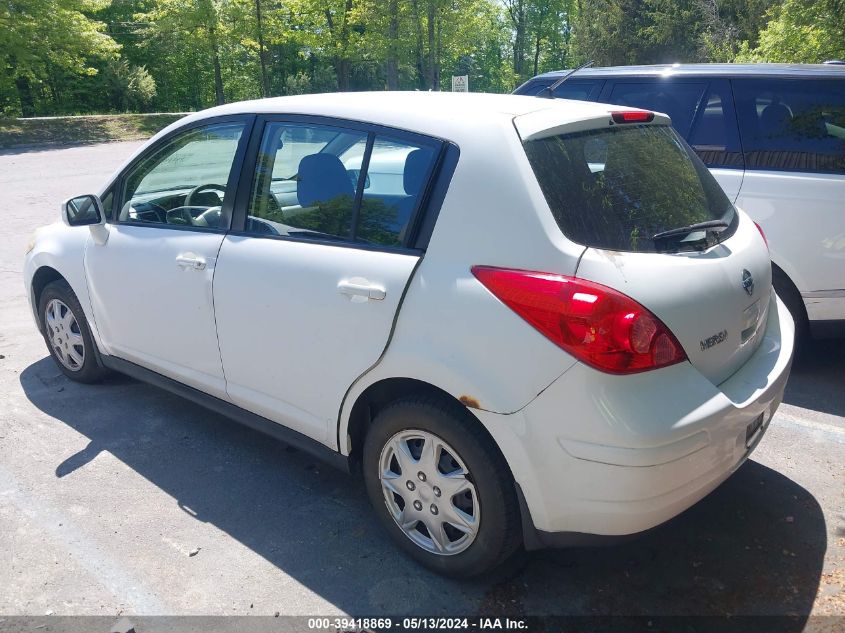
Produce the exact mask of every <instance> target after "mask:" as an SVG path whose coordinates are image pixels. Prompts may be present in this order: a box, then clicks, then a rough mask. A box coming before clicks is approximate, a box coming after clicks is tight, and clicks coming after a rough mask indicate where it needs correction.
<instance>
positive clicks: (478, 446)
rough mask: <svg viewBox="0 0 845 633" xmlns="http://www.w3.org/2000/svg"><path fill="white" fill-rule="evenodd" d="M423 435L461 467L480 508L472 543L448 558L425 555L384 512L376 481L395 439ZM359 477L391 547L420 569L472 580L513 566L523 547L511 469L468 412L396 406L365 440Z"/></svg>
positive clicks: (442, 406) (418, 402)
mask: <svg viewBox="0 0 845 633" xmlns="http://www.w3.org/2000/svg"><path fill="white" fill-rule="evenodd" d="M408 430H419V431H425V432H428V433H431V434H434V435H436V436H438V437H439V438H440V439H442V440H444V441H445V442H446V443H447V444H448V445H450V446H451V447H452V448H454V450H455V451H456V452H457V453H458V454H459V456H460V459H461V460H462V461H463V462H464V464H465V466H466V468H467V470H468V471H469V473H470V474H469V476H468V477H467V479H470V481H472V484H473V485H474V486H475V491H476V492H477V494H478V502H479V504H480V508H481V510H480V521H479V526H478V530H477V532H476V536H475V539H474V540H473V541H472V542H471V543H470V544H469V546H468V547H467V548H466V549H464V550H463V551H461V552H459V553H455V554H451V555H443V554H437V553H433V552H430V551H428V550H426V549H424V548H423V547H421V546H419V545H418V544H417V543H415V542H414V541H412V540H411V538H409V537H408V535H406V534H405V532H404V531H403V530H402V529H401V528H400V527H399V526H398V525H397V523H396V521H395V520H394V518H393V515H392V514H391V511H390V510H389V509H388V506H387V502H386V501H385V497H384V493H383V490H382V485H381V481H380V478H379V471H380V458H381V452H382V449H383V447H384V446H385V444H386V443H387V442H388V441H389V440H390V439H391V438H392V437H393V436H394V435H395V434H397V433H400V432H402V431H408ZM362 465H363V472H364V481H365V484H366V488H367V494H368V495H369V497H370V501H371V503H372V504H373V508H374V509H375V512H376V514H377V515H378V518H379V520H380V521H381V523H382V525H383V526H384V528H385V529H386V530H387V531H388V533H389V534H390V536H391V538H393V540H394V541H395V542H396V544H397V545H398V546H399V547H400V548H401V549H402V550H403V551H404V552H405V553H407V554H408V555H409V556H411V557H412V558H413V559H415V560H416V561H417V562H419V563H421V564H422V565H424V566H425V567H428V568H429V569H431V570H433V571H435V572H437V573H439V574H442V575H444V576H450V577H453V578H466V577H470V576H477V575H479V574H483V573H486V572H489V571H491V570H493V569H494V568H496V567H498V566H499V565H502V564H503V563H505V562H509V561H510V560H514V555H516V554H517V553H518V552H519V551H520V549H521V548H520V546H521V543H522V533H521V524H520V516H519V505H518V501H517V498H516V491H515V487H514V483H513V479H512V477H511V474H510V469H509V468H508V465H507V463H506V462H505V460H504V458H503V457H502V455H501V453H500V452H499V450H498V448H497V447H496V446H495V444H494V443H493V441H492V440H491V439H490V437H489V436H488V435H487V434H486V433H485V432H484V430H483V428H482V427H481V426H480V424H479V422H478V421H477V420H475V419H474V418H473V417H472V416H471V415H470V414H469V412H468V411H467V410H466V409H465V408H464V407H462V406H461V405H458V404H456V403H452V402H449V401H448V400H447V399H446V398H443V399H440V398H436V397H435V398H429V397H421V398H410V399H403V400H398V401H396V402H394V403H392V404H390V405H388V406H387V407H385V408H384V409H382V410H381V411H380V412H379V413H378V414H377V415H376V417H375V419H374V420H373V422H372V424H371V425H370V428H369V430H368V432H367V436H366V438H365V440H364V451H363V463H362Z"/></svg>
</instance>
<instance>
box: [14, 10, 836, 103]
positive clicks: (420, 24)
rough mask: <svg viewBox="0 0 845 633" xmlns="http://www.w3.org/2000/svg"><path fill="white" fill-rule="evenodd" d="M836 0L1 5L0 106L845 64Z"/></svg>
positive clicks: (501, 85)
mask: <svg viewBox="0 0 845 633" xmlns="http://www.w3.org/2000/svg"><path fill="white" fill-rule="evenodd" d="M843 9H845V4H843V0H113V1H112V0H6V1H5V2H3V3H0V60H2V65H3V71H2V72H0V114H4V115H12V116H17V115H23V116H33V115H48V114H49V115H53V114H70V113H86V112H122V111H141V112H143V111H151V110H152V111H185V110H196V109H201V108H205V107H209V106H211V105H214V104H215V103H223V102H226V101H235V100H241V99H250V98H259V97H263V96H273V95H284V94H301V93H307V92H324V91H333V90H382V89H388V90H395V89H401V90H448V89H449V88H450V82H449V77H450V76H451V75H468V76H469V85H470V89H471V90H477V91H493V92H507V91H510V90H512V89H513V88H514V87H515V86H516V85H518V84H519V83H521V82H522V81H524V80H526V79H528V78H530V77H532V76H533V75H535V74H537V73H540V72H544V71H548V70H553V69H558V68H565V67H572V66H573V65H574V64H576V63H577V62H581V61H586V60H587V59H593V60H595V62H596V64H597V65H602V64H605V65H606V64H639V63H659V62H676V61H677V62H693V61H735V60H751V61H793V62H818V61H823V60H825V59H830V58H843V57H845V18H843V16H845V12H843Z"/></svg>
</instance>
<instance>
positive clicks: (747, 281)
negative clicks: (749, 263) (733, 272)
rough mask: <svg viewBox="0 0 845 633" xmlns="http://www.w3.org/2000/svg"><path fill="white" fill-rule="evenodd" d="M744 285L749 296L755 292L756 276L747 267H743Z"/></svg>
mask: <svg viewBox="0 0 845 633" xmlns="http://www.w3.org/2000/svg"><path fill="white" fill-rule="evenodd" d="M742 287H743V288H744V289H745V294H747V295H748V296H749V297H750V296H751V295H753V294H754V277H752V276H751V273H750V272H748V270H746V269H745V268H743V269H742Z"/></svg>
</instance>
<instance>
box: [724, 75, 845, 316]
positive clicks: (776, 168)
mask: <svg viewBox="0 0 845 633" xmlns="http://www.w3.org/2000/svg"><path fill="white" fill-rule="evenodd" d="M733 87H734V94H735V98H736V107H737V114H738V115H739V123H740V132H741V134H742V144H743V149H744V150H745V164H746V172H745V180H744V182H743V185H742V192H741V193H740V196H739V199H738V201H737V204H738V205H739V206H740V207H741V208H743V209H744V210H745V211H747V212H748V213H749V215H751V216H752V217H753V218H754V219H755V220H756V221H757V222H759V223H760V224H761V225H762V226H763V228H764V230H765V231H766V236H767V237H768V238H769V245H770V247H771V249H772V260H773V261H774V262H775V263H776V264H777V265H778V266H780V267H781V268H782V269H783V270H784V271H785V272H786V273H787V274H788V275H789V277H790V278H791V279H792V280H793V282H794V283H795V285H796V286H797V287H798V290H799V291H801V293H802V294H803V295H804V300H805V304H806V305H807V311H808V316H809V317H810V319H811V320H813V319H820V320H833V319H845V280H844V279H845V78H841V79H825V80H817V79H815V80H814V79H777V78H767V79H734V80H733Z"/></svg>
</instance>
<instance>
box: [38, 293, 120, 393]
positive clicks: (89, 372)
mask: <svg viewBox="0 0 845 633" xmlns="http://www.w3.org/2000/svg"><path fill="white" fill-rule="evenodd" d="M38 306H39V308H38V313H39V315H40V318H41V330H42V333H43V335H44V341H45V342H46V343H47V349H48V350H49V351H50V356H52V357H53V360H54V361H56V364H57V365H58V366H59V369H60V370H61V371H62V373H64V375H65V376H67V377H68V378H70V379H71V380H75V381H77V382H86V383H90V382H97V381H98V380H100V379H101V378H102V377H103V376H104V375H105V374H106V373H107V372H106V370H105V369H104V368H102V367H101V366H100V365H99V362H98V360H97V355H96V353H95V350H94V339H93V338H92V337H91V330H90V328H89V327H88V321H87V320H86V318H85V313H84V312H83V311H82V306H81V305H80V304H79V300H78V299H77V298H76V295H75V294H74V293H73V290H71V287H70V285H68V283H67V282H66V281H64V280H58V281H53V282H50V283H49V284H47V285H46V286H45V287H44V290H43V291H42V292H41V297H40V298H39V301H38Z"/></svg>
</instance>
